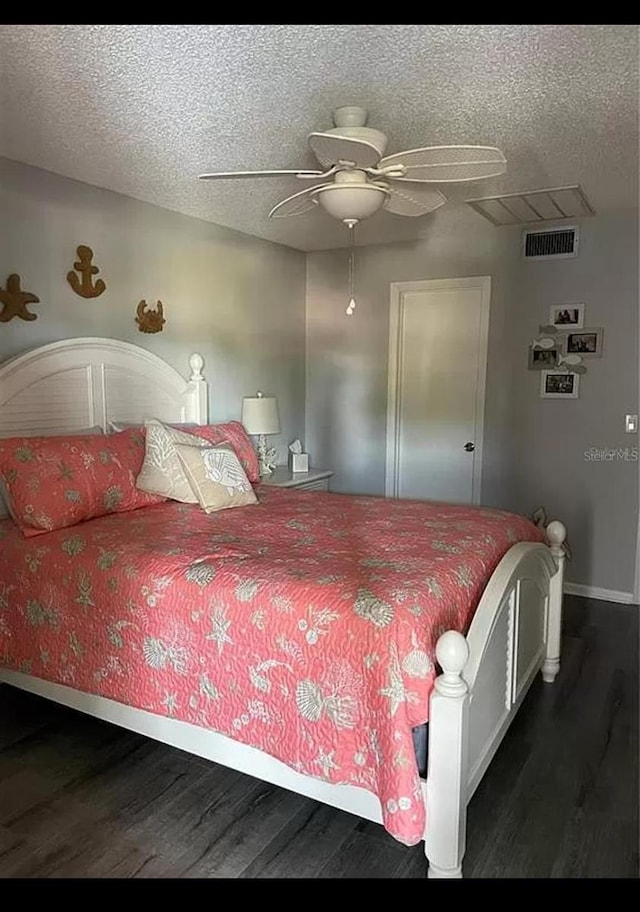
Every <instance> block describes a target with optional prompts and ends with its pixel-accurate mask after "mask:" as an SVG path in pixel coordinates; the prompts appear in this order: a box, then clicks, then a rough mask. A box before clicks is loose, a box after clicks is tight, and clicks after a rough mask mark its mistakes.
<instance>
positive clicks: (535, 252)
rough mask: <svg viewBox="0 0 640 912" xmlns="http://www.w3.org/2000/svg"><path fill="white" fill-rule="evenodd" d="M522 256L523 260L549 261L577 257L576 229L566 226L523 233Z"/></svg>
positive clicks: (573, 226)
mask: <svg viewBox="0 0 640 912" xmlns="http://www.w3.org/2000/svg"><path fill="white" fill-rule="evenodd" d="M522 255H523V256H524V258H525V260H550V259H556V258H563V257H564V258H566V257H574V256H577V255H578V228H577V226H576V225H570V226H569V225H567V226H566V227H563V228H551V229H549V230H545V231H540V230H537V231H524V232H523V235H522Z"/></svg>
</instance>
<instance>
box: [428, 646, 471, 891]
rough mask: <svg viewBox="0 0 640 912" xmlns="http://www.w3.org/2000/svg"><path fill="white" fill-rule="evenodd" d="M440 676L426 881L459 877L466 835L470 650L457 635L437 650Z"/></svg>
mask: <svg viewBox="0 0 640 912" xmlns="http://www.w3.org/2000/svg"><path fill="white" fill-rule="evenodd" d="M436 657H437V659H438V662H439V663H440V667H441V668H442V674H441V675H440V676H439V677H437V678H436V681H435V684H434V686H433V692H432V694H431V702H430V704H429V754H428V771H427V784H426V792H427V795H426V811H427V831H426V834H425V852H426V855H427V858H428V860H429V877H443V878H445V877H446V878H456V877H462V856H463V855H464V848H465V841H466V831H467V736H468V735H467V733H468V725H467V713H468V708H469V687H468V686H467V682H466V681H465V680H464V678H463V677H462V670H463V668H464V666H465V664H466V662H467V659H468V658H469V644H468V643H467V641H466V639H465V637H463V636H462V634H461V633H458V632H457V631H456V630H447V632H446V633H443V634H442V636H441V637H440V639H439V640H438V642H437V645H436Z"/></svg>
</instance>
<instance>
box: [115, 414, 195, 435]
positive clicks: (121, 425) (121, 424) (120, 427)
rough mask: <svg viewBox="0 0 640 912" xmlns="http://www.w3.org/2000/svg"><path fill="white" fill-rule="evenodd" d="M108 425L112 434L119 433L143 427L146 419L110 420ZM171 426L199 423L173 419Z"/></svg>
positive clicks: (186, 426) (191, 425)
mask: <svg viewBox="0 0 640 912" xmlns="http://www.w3.org/2000/svg"><path fill="white" fill-rule="evenodd" d="M151 420H152V419H150V418H148V419H145V421H151ZM153 420H155V419H153ZM107 425H108V430H109V433H110V434H117V433H118V432H119V431H126V430H127V429H128V428H132V427H143V426H144V421H108V422H107ZM171 427H176V428H190V427H198V425H197V423H196V422H195V421H187V422H184V423H183V424H180V423H179V422H174V421H172V422H171Z"/></svg>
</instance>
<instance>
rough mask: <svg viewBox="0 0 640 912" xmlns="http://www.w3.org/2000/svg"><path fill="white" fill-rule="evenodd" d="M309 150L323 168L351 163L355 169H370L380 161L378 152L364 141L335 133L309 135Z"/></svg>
mask: <svg viewBox="0 0 640 912" xmlns="http://www.w3.org/2000/svg"><path fill="white" fill-rule="evenodd" d="M308 142H309V148H310V149H311V151H312V152H313V154H314V155H315V157H316V158H317V159H318V161H319V162H320V164H321V165H323V166H324V167H325V168H330V167H331V166H332V165H335V164H337V163H338V162H339V161H348V162H353V164H354V166H355V167H356V168H372V167H373V166H374V165H375V164H377V162H379V161H380V151H379V149H376V147H375V146H374V145H373V144H372V143H370V142H366V140H364V139H352V138H351V137H349V136H338V135H337V134H335V133H310V134H309V137H308Z"/></svg>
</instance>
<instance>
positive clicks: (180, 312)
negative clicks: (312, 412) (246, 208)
mask: <svg viewBox="0 0 640 912" xmlns="http://www.w3.org/2000/svg"><path fill="white" fill-rule="evenodd" d="M0 213H1V217H0V284H1V285H2V286H3V287H4V284H5V282H6V278H7V276H8V275H9V274H10V273H12V272H17V273H19V274H20V276H21V277H22V288H23V290H27V291H32V292H34V293H35V294H37V295H38V297H39V298H40V302H41V303H40V304H35V305H33V306H32V310H33V312H34V313H37V314H38V319H37V320H34V321H33V322H29V323H27V322H25V321H23V320H20V319H17V318H16V319H13V320H11V321H10V322H9V323H0V360H2V359H4V358H7V357H9V356H11V355H14V354H17V353H19V352H21V351H24V350H26V349H28V348H34V347H35V346H38V345H43V344H44V343H46V342H54V341H56V340H59V339H67V338H70V337H74V336H110V337H113V338H117V339H123V340H125V341H128V342H133V343H135V344H137V345H140V346H142V347H143V348H147V349H149V350H150V351H153V352H155V353H156V354H158V355H160V357H162V358H165V359H166V360H167V361H168V362H169V363H170V364H172V365H173V366H174V367H175V368H177V369H178V370H179V371H180V372H182V373H187V372H188V363H187V362H188V357H189V355H190V354H191V353H192V352H194V351H198V352H200V353H201V354H202V355H203V356H204V359H205V376H206V377H207V379H208V381H209V386H210V418H211V420H212V421H220V420H225V419H229V418H239V417H240V408H241V402H242V396H244V395H253V394H254V393H255V391H256V389H258V388H260V389H262V390H264V391H265V392H266V393H270V394H273V395H276V396H277V397H278V403H279V407H280V416H281V422H282V435H281V436H280V437H275V438H270V442H272V443H273V444H274V445H276V446H278V448H279V450H280V456H281V461H284V460H285V458H286V445H287V443H288V442H289V441H290V440H291V439H292V438H293V437H295V436H299V435H301V434H302V433H303V429H304V379H305V374H304V346H305V342H304V334H305V329H304V313H305V303H304V297H305V257H304V254H303V253H300V252H299V251H295V250H292V249H290V248H286V247H282V246H280V245H277V244H271V243H268V242H267V241H262V240H259V239H257V238H252V237H249V236H247V235H243V234H239V233H237V232H234V231H230V230H227V229H224V228H219V227H217V226H216V225H212V224H210V223H208V222H204V221H200V220H198V219H193V218H189V217H187V216H182V215H178V214H176V213H174V212H169V211H168V210H165V209H160V208H158V207H156V206H152V205H149V204H147V203H142V202H139V201H137V200H133V199H130V198H128V197H125V196H121V195H119V194H116V193H111V192H110V191H107V190H101V189H99V188H97V187H92V186H89V185H88V184H83V183H80V182H78V181H72V180H68V179H66V178H62V177H59V176H57V175H54V174H51V173H49V172H46V171H41V170H38V169H36V168H31V167H29V166H27V165H22V164H19V163H17V162H12V161H8V160H6V159H0ZM78 244H87V245H89V246H90V247H92V248H93V250H94V253H95V259H94V262H95V264H96V265H97V266H99V268H100V270H101V272H100V276H101V277H102V278H104V280H105V282H106V283H107V290H106V291H105V292H104V294H102V295H101V296H100V297H98V298H94V299H84V298H81V297H79V296H78V295H76V294H75V293H74V292H73V291H72V290H71V288H70V286H69V285H68V283H67V281H66V278H65V277H66V274H67V272H68V271H69V270H70V269H71V268H72V266H73V262H74V260H75V259H76V257H75V248H76V246H77V245H78ZM142 298H145V299H146V301H147V303H148V304H150V305H151V306H153V307H155V302H156V300H157V299H160V300H162V301H163V303H164V307H165V317H166V319H167V323H166V325H165V327H164V331H163V332H162V333H158V334H156V335H147V334H143V333H140V332H139V331H138V327H137V325H136V324H135V323H134V317H135V309H136V306H137V303H138V301H140V300H141V299H142Z"/></svg>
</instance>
